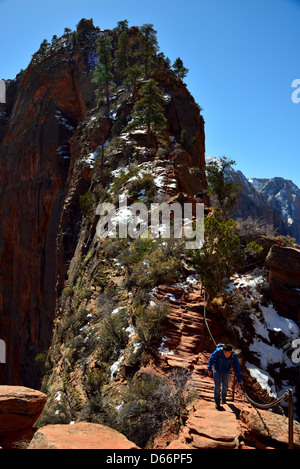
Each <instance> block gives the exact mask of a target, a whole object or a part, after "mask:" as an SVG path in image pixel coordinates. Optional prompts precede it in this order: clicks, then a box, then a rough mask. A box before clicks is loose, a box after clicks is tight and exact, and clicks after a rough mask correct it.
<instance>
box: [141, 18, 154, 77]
mask: <svg viewBox="0 0 300 469" xmlns="http://www.w3.org/2000/svg"><path fill="white" fill-rule="evenodd" d="M156 35H157V31H155V29H153V24H150V23H146V24H144V25H143V26H141V27H140V35H139V37H138V39H137V41H138V45H139V49H138V51H137V55H138V56H140V59H141V61H142V63H143V65H144V72H145V79H146V80H148V78H149V75H150V68H151V65H152V64H153V60H151V59H152V58H153V57H154V56H155V54H156V52H157V51H158V50H159V46H158V41H157V36H156Z"/></svg>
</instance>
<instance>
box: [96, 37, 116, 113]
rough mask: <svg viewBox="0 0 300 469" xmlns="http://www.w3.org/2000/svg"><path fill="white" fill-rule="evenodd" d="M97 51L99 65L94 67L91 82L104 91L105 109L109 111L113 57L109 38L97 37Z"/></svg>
mask: <svg viewBox="0 0 300 469" xmlns="http://www.w3.org/2000/svg"><path fill="white" fill-rule="evenodd" d="M97 53H98V56H99V62H100V63H99V65H97V66H96V67H95V70H94V76H93V78H92V81H93V83H96V84H98V85H99V91H100V92H101V91H103V90H104V92H105V97H106V104H107V111H108V112H109V109H110V103H109V97H110V86H111V85H112V84H113V79H114V75H113V58H112V49H111V38H110V37H109V36H107V35H105V34H102V35H101V36H99V38H98V39H97Z"/></svg>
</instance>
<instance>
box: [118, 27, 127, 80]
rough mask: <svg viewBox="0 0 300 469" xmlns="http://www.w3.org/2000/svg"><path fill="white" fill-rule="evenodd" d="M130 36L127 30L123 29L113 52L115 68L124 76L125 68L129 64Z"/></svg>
mask: <svg viewBox="0 0 300 469" xmlns="http://www.w3.org/2000/svg"><path fill="white" fill-rule="evenodd" d="M130 49H131V47H130V38H129V35H128V32H127V31H123V32H122V33H121V34H120V36H119V39H118V46H117V49H116V52H115V58H116V69H117V71H118V72H119V74H120V76H121V77H122V78H123V77H124V76H125V73H126V70H127V68H128V66H129V55H130Z"/></svg>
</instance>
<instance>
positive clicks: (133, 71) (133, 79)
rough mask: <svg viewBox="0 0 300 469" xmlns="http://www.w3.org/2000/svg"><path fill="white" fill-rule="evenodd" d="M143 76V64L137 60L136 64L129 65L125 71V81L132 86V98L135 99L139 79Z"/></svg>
mask: <svg viewBox="0 0 300 469" xmlns="http://www.w3.org/2000/svg"><path fill="white" fill-rule="evenodd" d="M142 77H143V69H142V66H141V65H140V64H139V63H138V62H137V63H135V64H134V65H131V66H128V67H127V69H126V71H125V83H126V84H128V85H129V86H130V87H131V88H132V99H134V96H135V92H136V85H137V82H138V80H140V79H141V78H142Z"/></svg>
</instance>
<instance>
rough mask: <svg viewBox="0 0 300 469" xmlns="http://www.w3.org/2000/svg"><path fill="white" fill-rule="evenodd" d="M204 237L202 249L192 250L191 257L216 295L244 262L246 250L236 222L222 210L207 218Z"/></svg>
mask: <svg viewBox="0 0 300 469" xmlns="http://www.w3.org/2000/svg"><path fill="white" fill-rule="evenodd" d="M204 238H205V239H204V244H203V246H202V247H201V249H193V250H192V251H190V252H189V258H190V261H192V264H193V265H194V266H195V267H196V269H197V272H198V274H199V278H200V280H201V282H202V284H203V286H204V288H205V290H206V292H207V294H208V295H209V297H211V298H213V297H214V296H215V295H217V294H218V293H220V292H221V291H222V290H223V289H224V287H225V284H226V280H227V279H228V278H229V277H230V275H232V274H233V273H234V272H235V271H236V269H237V268H239V267H240V266H241V265H242V264H243V250H242V247H241V242H240V237H239V230H238V227H237V225H236V223H235V222H234V220H232V219H231V218H224V217H223V216H222V214H221V213H220V212H218V211H215V212H214V214H213V215H212V216H211V217H207V218H205V219H204Z"/></svg>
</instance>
